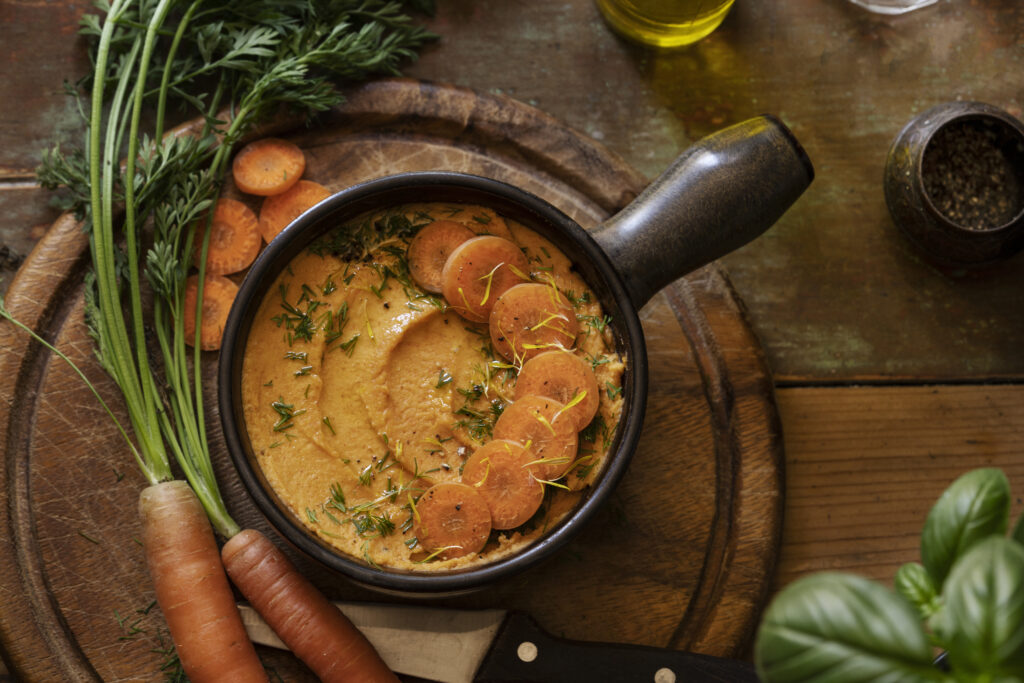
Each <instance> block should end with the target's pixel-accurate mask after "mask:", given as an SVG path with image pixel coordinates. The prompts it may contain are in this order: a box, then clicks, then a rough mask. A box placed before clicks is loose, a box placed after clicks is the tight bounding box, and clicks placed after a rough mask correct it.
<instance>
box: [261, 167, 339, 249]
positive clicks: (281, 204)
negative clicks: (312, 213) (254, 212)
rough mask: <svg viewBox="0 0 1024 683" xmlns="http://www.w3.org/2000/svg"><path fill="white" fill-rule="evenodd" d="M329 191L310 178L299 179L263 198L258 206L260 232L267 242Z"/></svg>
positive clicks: (328, 194)
mask: <svg viewBox="0 0 1024 683" xmlns="http://www.w3.org/2000/svg"><path fill="white" fill-rule="evenodd" d="M329 196H331V191H330V190H328V189H327V188H326V187H324V186H323V185H321V184H320V183H314V182H313V181H312V180H300V181H299V182H297V183H295V184H294V185H293V186H292V187H291V188H290V189H289V190H287V191H286V192H282V193H281V194H275V195H274V196H272V197H267V198H266V199H264V200H263V205H262V206H261V207H260V222H259V228H260V234H261V235H263V239H264V240H265V241H266V243H267V244H270V242H271V241H272V240H273V239H274V238H275V237H277V234H278V233H279V232H281V231H282V230H284V229H285V228H286V227H287V226H288V224H289V223H291V222H292V221H293V220H295V219H296V218H298V217H299V216H301V215H302V214H303V213H304V212H305V211H306V210H308V209H311V208H312V207H313V206H315V205H316V204H319V203H320V202H321V201H323V200H324V199H327V198H328V197H329Z"/></svg>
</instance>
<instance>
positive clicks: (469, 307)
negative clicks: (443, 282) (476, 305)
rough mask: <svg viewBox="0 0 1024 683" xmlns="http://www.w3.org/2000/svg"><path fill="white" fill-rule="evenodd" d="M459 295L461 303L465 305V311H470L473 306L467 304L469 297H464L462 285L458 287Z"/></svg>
mask: <svg viewBox="0 0 1024 683" xmlns="http://www.w3.org/2000/svg"><path fill="white" fill-rule="evenodd" d="M459 296H460V297H462V303H463V304H464V305H465V307H466V310H467V311H472V310H473V307H472V306H471V305H470V304H469V299H467V298H466V293H465V292H464V291H462V287H459Z"/></svg>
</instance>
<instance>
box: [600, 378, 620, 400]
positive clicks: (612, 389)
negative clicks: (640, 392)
mask: <svg viewBox="0 0 1024 683" xmlns="http://www.w3.org/2000/svg"><path fill="white" fill-rule="evenodd" d="M604 388H605V393H606V394H608V398H612V399H614V398H618V396H619V394H621V393H622V387H617V386H615V385H614V384H612V383H611V382H605V383H604Z"/></svg>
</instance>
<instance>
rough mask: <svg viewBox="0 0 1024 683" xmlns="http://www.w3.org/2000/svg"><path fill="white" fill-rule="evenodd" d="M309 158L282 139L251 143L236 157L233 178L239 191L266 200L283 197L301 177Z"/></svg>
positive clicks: (264, 139) (232, 169)
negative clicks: (282, 194)
mask: <svg viewBox="0 0 1024 683" xmlns="http://www.w3.org/2000/svg"><path fill="white" fill-rule="evenodd" d="M305 170H306V155H305V154H303V153H302V150H301V149H299V147H298V145H295V144H293V143H291V142H288V141H287V140H281V139H279V138H263V139H261V140H256V141H254V142H250V143H249V144H248V145H246V146H245V147H243V148H242V149H241V150H240V151H239V152H238V154H236V155H235V159H234V161H233V162H232V163H231V175H232V177H233V178H234V180H235V185H236V186H237V187H238V189H239V190H241V191H242V192H245V193H247V194H256V195H260V196H263V197H268V196H270V195H275V194H281V193H282V192H284V191H285V190H287V189H288V188H290V187H291V186H293V185H294V184H295V183H297V182H298V180H299V178H301V177H302V174H303V172H305Z"/></svg>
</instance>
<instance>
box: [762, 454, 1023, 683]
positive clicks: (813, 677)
mask: <svg viewBox="0 0 1024 683" xmlns="http://www.w3.org/2000/svg"><path fill="white" fill-rule="evenodd" d="M1012 501H1013V498H1012V497H1011V495H1010V484H1009V480H1008V479H1007V477H1006V475H1005V474H1004V473H1003V472H1002V471H1001V470H998V469H995V468H981V469H976V470H971V471H969V472H967V473H965V474H963V475H961V476H960V477H959V478H957V479H956V480H955V481H954V482H953V483H952V484H950V486H949V488H947V489H946V491H945V492H944V493H943V494H942V495H941V496H940V497H939V499H938V501H936V503H935V505H934V506H932V509H931V511H930V512H929V514H928V517H927V519H926V520H925V523H924V528H923V530H922V532H921V562H920V563H918V562H910V563H907V564H905V565H903V566H902V567H900V569H899V570H898V571H897V573H896V576H895V580H894V586H895V589H896V590H895V591H892V590H890V589H889V588H887V587H885V586H884V585H882V584H881V583H877V582H874V581H870V580H868V579H866V578H863V577H860V576H857V575H855V574H848V573H841V572H820V573H817V574H812V575H809V576H806V577H803V578H801V579H799V580H798V581H795V582H793V583H792V584H790V585H789V586H787V587H786V588H785V589H784V590H783V591H782V592H780V593H779V595H777V596H776V597H775V598H774V600H773V601H772V604H771V605H770V606H769V607H768V610H767V611H766V613H765V615H764V617H763V620H762V622H761V625H760V628H759V631H758V634H757V641H756V644H755V648H754V658H755V661H756V663H757V670H758V674H759V675H760V678H761V680H762V681H765V683H788V682H789V681H793V682H796V681H800V682H801V683H803V682H805V681H826V680H827V681H831V682H834V683H846V682H853V681H883V680H884V681H897V680H898V681H911V682H917V681H920V682H924V681H941V682H942V683H953V682H956V681H963V682H965V683H966V682H976V683H980V682H982V681H1001V682H1005V683H1011V682H1012V681H1021V680H1024V516H1021V517H1020V518H1018V520H1017V524H1016V526H1015V527H1013V528H1012V530H1010V507H1011V503H1012ZM1007 531H1010V533H1009V535H1007ZM935 648H941V649H942V650H944V651H945V654H944V658H945V665H944V666H938V665H936V664H935V662H934V659H935Z"/></svg>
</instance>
